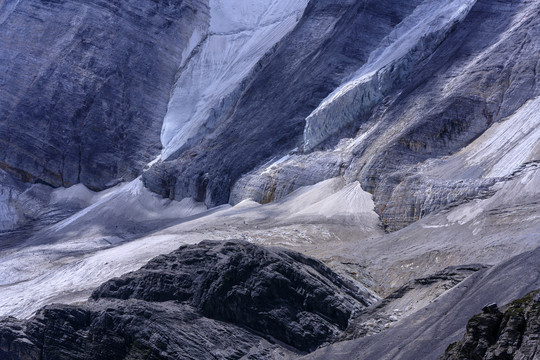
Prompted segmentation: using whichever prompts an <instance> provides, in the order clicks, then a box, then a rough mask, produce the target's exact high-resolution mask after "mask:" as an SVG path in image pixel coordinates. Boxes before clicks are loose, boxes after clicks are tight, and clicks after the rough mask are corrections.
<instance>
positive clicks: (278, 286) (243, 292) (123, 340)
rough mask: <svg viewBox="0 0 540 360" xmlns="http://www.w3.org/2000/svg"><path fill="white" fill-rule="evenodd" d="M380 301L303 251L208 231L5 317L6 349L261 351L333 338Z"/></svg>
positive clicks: (116, 355) (300, 347) (27, 352)
mask: <svg viewBox="0 0 540 360" xmlns="http://www.w3.org/2000/svg"><path fill="white" fill-rule="evenodd" d="M374 301H375V299H374V298H373V297H372V296H370V295H369V294H364V293H360V292H359V290H358V289H357V288H356V287H355V286H354V284H353V283H350V282H348V281H347V280H345V279H344V278H341V277H340V276H338V275H337V274H335V273H334V272H332V271H331V270H330V269H329V268H328V267H326V266H325V265H323V264H322V263H321V262H319V261H317V260H314V259H311V258H308V257H305V256H304V255H301V254H299V253H295V252H292V251H289V250H284V249H269V248H264V247H260V246H257V245H253V244H250V243H247V242H210V241H208V242H202V243H200V244H198V245H189V246H183V247H181V248H180V249H178V250H177V251H175V252H173V253H171V254H169V255H163V256H159V257H157V258H155V259H154V260H152V261H150V262H149V263H148V264H147V265H146V266H144V267H143V268H141V269H140V270H139V271H136V272H133V273H130V274H127V275H124V276H122V277H121V278H116V279H112V280H110V281H108V282H106V283H105V284H103V285H102V286H100V287H99V288H98V289H96V290H95V291H94V293H93V294H92V296H91V299H90V300H89V301H88V302H87V303H84V304H81V305H78V306H67V305H52V306H47V307H45V308H43V309H42V310H41V311H39V312H38V314H37V315H36V316H35V317H34V318H32V319H30V320H28V321H20V320H16V319H13V318H8V319H4V320H2V321H1V322H0V358H2V359H10V360H11V359H13V360H14V359H40V360H41V359H52V358H54V359H138V358H143V357H144V358H145V359H178V358H182V359H184V358H186V359H188V358H190V359H216V358H220V359H238V358H240V357H242V356H245V355H246V356H247V355H250V354H251V356H252V357H251V358H253V359H261V358H267V357H269V356H270V355H269V354H270V352H272V351H277V352H282V353H288V352H290V351H293V352H305V351H312V350H314V349H316V348H317V347H318V346H320V345H322V344H324V343H328V342H331V341H333V340H334V339H336V338H337V337H338V336H340V335H341V334H342V333H343V331H344V330H345V329H346V328H347V326H348V323H349V319H350V318H351V317H352V316H353V315H354V313H355V312H358V311H360V310H361V309H362V308H364V307H365V306H367V305H369V304H371V303H373V302H374ZM276 342H277V343H276ZM271 343H273V344H271ZM280 344H282V345H280ZM283 344H284V345H283ZM273 356H274V355H273ZM247 358H250V357H249V356H248V357H247Z"/></svg>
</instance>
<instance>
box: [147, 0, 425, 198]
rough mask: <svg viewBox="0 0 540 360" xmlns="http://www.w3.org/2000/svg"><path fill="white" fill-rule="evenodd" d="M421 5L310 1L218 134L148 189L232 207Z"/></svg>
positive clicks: (160, 167)
mask: <svg viewBox="0 0 540 360" xmlns="http://www.w3.org/2000/svg"><path fill="white" fill-rule="evenodd" d="M419 2H420V0H416V1H407V2H403V1H396V0H385V1H345V2H344V1H336V0H324V1H311V2H310V3H309V4H308V6H307V8H306V10H305V12H304V15H303V17H302V18H301V19H300V21H299V22H298V24H297V25H296V27H295V28H294V29H293V30H292V31H291V33H289V34H288V35H287V36H285V37H284V38H283V39H282V40H281V41H280V42H279V43H278V44H277V45H276V46H275V47H274V48H273V49H272V51H271V52H269V53H268V54H267V56H265V57H264V58H263V59H262V60H261V61H260V62H259V63H258V64H257V65H256V67H255V69H254V72H253V73H251V75H250V77H249V81H248V83H247V84H245V85H244V86H245V88H244V89H243V90H242V93H241V95H240V96H239V98H238V100H237V101H236V102H235V103H234V105H233V106H231V110H230V112H228V113H227V114H224V115H223V116H222V118H223V119H222V120H221V121H220V123H219V124H216V125H214V126H213V128H214V130H213V131H211V133H210V134H207V135H206V136H205V137H204V138H202V139H200V140H199V141H198V142H197V144H195V145H194V146H192V147H191V148H189V149H187V150H185V151H183V152H182V153H180V154H176V156H177V158H176V159H173V158H172V157H169V158H168V161H164V162H159V163H157V164H155V165H154V166H153V167H152V168H151V169H150V170H149V171H147V172H145V173H144V175H143V180H144V182H145V185H146V186H147V187H149V188H150V189H151V190H153V191H155V192H158V193H160V194H162V195H163V196H167V197H171V198H183V197H186V196H193V197H196V198H197V199H198V200H203V199H204V200H205V202H206V203H207V204H208V205H216V204H222V203H226V202H228V201H229V194H230V191H231V187H232V186H233V185H234V183H235V182H236V180H238V178H239V177H240V176H241V175H243V174H245V173H247V172H248V171H250V170H252V169H254V168H255V167H256V166H258V165H261V164H263V163H264V162H266V161H268V160H269V159H270V158H272V157H273V156H276V155H277V154H283V153H285V152H287V151H289V150H290V149H292V148H294V147H296V146H298V145H299V143H300V142H301V141H302V134H303V129H304V123H305V118H306V117H307V116H308V115H309V114H310V112H311V111H313V110H314V109H315V108H316V107H317V106H318V105H319V103H320V101H321V100H323V99H324V98H325V97H326V96H327V95H328V94H329V93H330V92H332V91H333V90H334V89H335V88H336V87H337V86H338V85H339V84H340V83H341V81H342V80H343V78H344V77H346V76H349V75H350V73H351V72H353V71H355V70H357V69H358V68H359V67H360V66H361V65H362V64H364V63H365V62H366V61H367V59H368V57H369V54H370V52H371V51H372V50H374V49H375V48H376V47H377V45H378V44H379V42H380V41H381V40H382V39H383V38H384V37H385V36H387V35H388V34H389V33H390V32H391V31H392V29H393V28H394V27H395V26H396V25H397V24H399V23H400V22H401V21H402V20H403V18H404V17H405V16H407V15H408V14H410V13H411V12H412V11H413V10H414V8H415V6H416V5H417V4H418V3H419Z"/></svg>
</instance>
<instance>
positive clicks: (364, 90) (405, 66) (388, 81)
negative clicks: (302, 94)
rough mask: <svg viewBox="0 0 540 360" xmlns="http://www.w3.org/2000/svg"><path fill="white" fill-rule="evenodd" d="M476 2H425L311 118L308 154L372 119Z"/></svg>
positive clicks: (306, 141) (306, 135) (306, 137)
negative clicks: (372, 113)
mask: <svg viewBox="0 0 540 360" xmlns="http://www.w3.org/2000/svg"><path fill="white" fill-rule="evenodd" d="M475 2H476V1H475V0H456V1H449V2H445V3H443V4H442V5H441V2H439V1H425V2H424V3H423V4H421V5H420V6H418V7H417V8H416V9H415V11H414V12H413V13H412V14H411V15H410V16H408V17H407V18H406V19H405V20H404V21H402V22H401V24H400V25H398V26H397V27H396V28H395V29H394V30H393V31H392V32H391V33H390V35H388V36H387V37H386V38H385V39H383V41H382V42H381V45H380V46H379V47H378V48H377V49H376V50H375V51H373V52H372V54H371V55H370V58H369V60H368V61H367V63H366V64H365V65H364V66H362V67H361V68H360V69H359V70H358V71H357V72H356V74H354V75H352V79H351V80H349V81H346V82H345V83H344V84H342V85H341V86H340V87H339V88H337V89H336V90H335V91H334V92H333V93H332V94H330V95H329V96H328V97H327V98H326V99H325V100H324V101H323V102H322V103H321V104H320V105H319V107H317V109H315V110H314V111H313V112H312V113H311V114H310V115H309V116H308V117H307V119H306V126H305V129H304V151H311V150H313V149H314V148H315V147H316V146H317V145H319V144H321V143H322V142H324V141H325V140H327V139H328V138H329V137H331V136H332V135H334V134H336V133H338V132H339V131H340V130H342V129H343V128H345V127H347V126H348V125H350V124H351V123H353V122H354V121H356V120H357V119H360V118H362V117H364V116H367V115H368V114H369V112H370V110H371V109H372V108H373V106H375V105H376V104H377V103H378V102H380V101H381V100H382V99H383V98H384V96H386V94H387V93H388V92H389V91H390V90H392V89H393V87H394V86H395V85H396V84H399V83H402V82H403V81H405V80H406V78H407V76H408V74H409V73H410V72H411V71H412V70H413V69H414V67H415V66H416V65H417V64H419V63H420V62H421V61H422V60H423V59H425V58H427V57H429V56H430V54H431V53H432V51H433V50H434V49H436V48H437V46H438V45H439V44H440V43H441V42H442V41H443V40H444V39H445V38H446V36H447V34H448V33H449V32H450V31H451V30H452V29H453V27H454V26H455V25H456V24H457V23H459V22H460V21H461V20H462V19H463V18H464V17H465V16H466V15H467V13H468V12H469V10H470V9H471V7H472V6H473V5H474V3H475Z"/></svg>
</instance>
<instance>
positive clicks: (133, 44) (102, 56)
mask: <svg viewBox="0 0 540 360" xmlns="http://www.w3.org/2000/svg"><path fill="white" fill-rule="evenodd" d="M207 16H208V14H207V5H206V4H205V2H204V1H191V0H185V1H182V0H175V1H148V0H143V1H121V2H110V1H101V0H93V1H38V0H22V1H14V0H8V1H7V2H2V4H1V6H0V49H1V51H0V168H2V169H4V170H6V171H8V172H10V173H12V174H14V175H16V176H17V177H19V178H20V179H22V180H23V181H30V182H44V183H47V184H50V185H53V186H70V185H73V184H75V183H83V184H85V185H87V186H88V187H90V188H93V189H103V188H105V187H107V186H108V185H110V184H111V183H113V182H114V181H115V180H117V179H124V180H128V179H132V178H134V177H136V176H137V175H139V173H140V171H141V170H142V168H143V167H144V165H145V164H146V163H147V162H149V161H150V160H152V159H153V157H155V156H157V155H158V153H159V149H160V142H159V134H160V128H161V122H162V119H163V116H164V115H165V112H166V108H167V102H168V96H169V91H170V89H171V86H172V84H173V82H174V77H175V73H176V71H177V68H178V66H179V64H180V60H181V55H182V51H183V49H184V47H185V46H186V43H187V41H188V40H189V37H190V36H191V33H192V31H193V29H194V27H203V28H204V26H205V24H207V22H208V19H207Z"/></svg>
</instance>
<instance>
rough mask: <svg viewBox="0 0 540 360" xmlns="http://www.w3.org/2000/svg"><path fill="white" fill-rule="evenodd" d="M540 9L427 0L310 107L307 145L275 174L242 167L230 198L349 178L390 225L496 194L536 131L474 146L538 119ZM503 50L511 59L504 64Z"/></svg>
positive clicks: (532, 153) (527, 152)
mask: <svg viewBox="0 0 540 360" xmlns="http://www.w3.org/2000/svg"><path fill="white" fill-rule="evenodd" d="M367 6H371V4H369V5H367ZM538 6H539V5H538V4H537V3H534V2H528V1H516V2H512V3H501V2H499V1H475V2H468V1H461V2H452V3H444V4H443V3H441V2H437V1H425V2H422V4H419V5H418V7H417V8H416V9H415V11H413V12H412V13H411V14H410V15H408V16H405V18H404V19H403V21H402V22H400V23H399V25H397V26H396V27H395V28H394V29H393V30H394V32H392V33H390V34H389V35H388V36H387V37H385V38H384V39H383V40H381V41H380V43H379V44H378V45H377V47H376V48H375V49H370V50H371V52H370V55H369V58H368V59H367V60H366V62H365V63H361V64H360V63H359V64H358V65H359V67H358V68H357V69H355V71H353V72H350V76H351V77H352V79H345V81H343V83H342V84H341V85H340V86H339V87H338V88H337V89H335V90H334V91H333V92H332V93H331V94H330V95H329V96H328V97H327V98H326V99H324V101H322V102H321V103H320V105H318V107H317V108H316V109H315V110H314V111H312V112H311V113H310V114H309V115H308V116H307V118H306V128H305V130H304V142H303V143H302V142H297V143H296V145H295V146H298V147H299V148H300V149H301V148H302V146H303V147H304V150H305V152H308V153H304V154H302V152H301V151H298V150H297V151H295V152H291V153H290V155H291V156H290V158H289V159H287V161H282V162H279V160H277V161H276V160H274V161H275V162H276V165H275V166H274V167H273V168H272V171H270V172H269V171H268V168H269V164H264V165H261V166H259V167H258V168H256V169H254V170H253V171H251V172H250V173H249V174H247V175H244V176H243V177H241V178H240V180H239V181H238V182H237V183H236V184H235V186H234V187H233V195H232V199H233V200H234V201H235V202H238V201H239V200H240V199H242V198H253V199H255V200H257V201H264V199H266V198H268V195H269V194H276V192H275V191H274V190H275V189H278V192H277V195H278V196H274V197H276V198H278V197H279V195H281V194H283V193H286V191H287V189H295V188H296V186H302V185H309V184H312V183H314V182H318V181H320V180H321V177H324V176H332V177H333V176H338V175H343V176H345V177H346V178H347V179H349V181H360V183H361V184H362V187H363V188H364V189H366V190H367V191H369V192H371V193H372V194H373V195H374V198H375V202H376V204H377V212H378V213H379V214H380V216H381V218H382V219H383V222H384V224H385V226H386V228H387V230H391V231H394V230H398V229H401V228H403V227H405V226H407V225H408V224H410V223H411V222H414V221H416V220H418V219H419V218H421V217H423V216H425V215H426V214H428V213H431V212H433V211H436V210H439V209H442V208H445V207H447V206H448V205H450V204H454V205H455V204H459V203H461V202H464V201H468V200H470V199H473V198H478V197H479V198H482V197H485V196H489V195H490V194H491V193H492V189H491V187H492V186H493V185H494V184H495V183H496V182H500V181H503V180H504V178H505V177H507V176H510V175H511V174H512V173H513V172H514V171H518V170H519V169H520V168H521V167H522V166H524V165H525V164H526V163H527V162H530V161H537V160H538V159H539V158H538V148H537V146H536V144H537V142H538V139H539V138H538V133H537V132H536V130H533V128H528V127H527V129H525V128H523V129H522V130H520V131H519V135H518V133H514V131H513V130H509V129H510V128H512V129H513V128H515V126H516V124H514V125H513V126H512V127H509V128H508V130H509V131H507V132H506V131H505V132H501V133H500V134H499V135H497V136H493V135H494V134H493V133H491V134H490V136H489V138H490V139H494V138H498V139H500V146H503V144H504V146H505V147H506V148H507V150H506V151H510V149H512V148H514V150H516V151H512V153H513V155H512V156H508V157H506V158H505V159H502V156H499V155H502V152H501V151H495V150H493V149H492V148H491V146H490V145H489V141H486V140H487V138H488V137H487V136H486V137H485V138H484V139H483V140H482V141H481V142H480V143H478V144H476V146H474V145H472V144H473V143H474V141H475V140H476V139H477V138H478V137H480V136H481V135H482V134H484V133H485V132H486V130H487V129H490V131H489V132H495V131H497V130H502V128H504V127H505V125H504V124H505V122H506V120H512V121H511V122H513V121H514V120H515V121H516V122H519V123H520V125H517V126H518V127H521V126H522V125H524V124H525V123H526V122H527V121H531V122H534V123H535V124H536V125H535V128H538V123H539V122H540V117H539V116H538V115H537V111H536V112H531V111H532V110H531V109H533V108H536V106H537V105H535V103H536V97H537V96H538V95H539V94H540V92H539V87H538V85H537V84H538V83H539V81H538V80H539V79H538V74H539V73H538V71H537V70H538V63H537V58H538V56H537V55H536V54H537V53H538V45H537V44H536V43H534V41H531V40H530V39H529V36H530V34H537V33H539V31H540V28H539V25H538V22H537V21H536V20H535V19H536V14H537V13H538ZM421 9H423V10H421ZM426 9H430V10H426ZM434 14H439V15H440V16H435V17H434V18H432V16H433V15H434ZM413 24H414V25H413ZM416 25H418V26H416ZM347 29H349V28H347ZM349 30H350V29H349ZM346 31H347V30H343V32H341V33H340V34H339V35H343V34H344V32H346ZM418 31H419V32H420V33H418ZM404 34H405V35H404ZM360 36H362V35H360ZM400 39H401V40H400ZM415 41H416V42H415ZM503 53H512V54H515V56H512V57H511V60H510V61H507V59H508V57H505V56H500V54H503ZM336 61H337V60H336ZM505 79H506V80H505ZM529 100H530V101H529ZM524 113H528V114H529V115H528V116H527V119H528V120H527V121H524V118H523V115H524ZM519 118H521V119H520V120H518V119H519ZM486 135H487V132H486ZM517 138H520V140H517ZM336 144H337V145H336ZM524 144H529V145H528V146H527V147H522V145H524ZM467 145H469V146H470V148H469V149H467V148H466V147H467ZM500 146H499V147H498V148H499V149H500ZM480 148H484V149H486V150H490V151H489V152H485V153H484V154H482V153H481V152H480V151H479V149H480ZM518 148H521V150H519V151H517V149H518ZM464 149H467V150H464ZM312 150H315V151H312ZM492 150H493V151H492ZM280 155H281V156H282V155H283V154H280ZM281 156H277V157H276V159H279V158H280V157H281ZM447 156H451V159H447V158H445V157H447ZM482 158H483V160H481V159H482ZM472 159H475V160H472ZM450 160H451V161H450ZM479 160H480V161H479ZM484 160H485V163H484V164H481V163H480V162H484ZM277 162H279V163H277ZM493 167H495V168H496V169H497V170H498V171H491V170H490V169H492V168H493ZM282 189H283V190H285V191H283V190H282Z"/></svg>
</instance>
